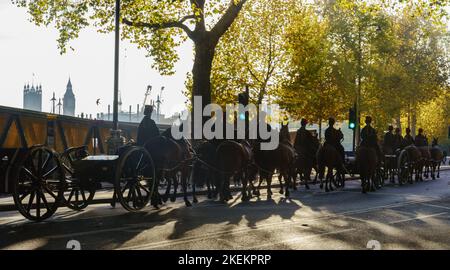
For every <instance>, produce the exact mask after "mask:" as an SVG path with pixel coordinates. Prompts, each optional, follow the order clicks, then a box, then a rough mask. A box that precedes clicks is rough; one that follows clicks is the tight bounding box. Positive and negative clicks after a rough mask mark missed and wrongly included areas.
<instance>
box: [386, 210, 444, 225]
mask: <svg viewBox="0 0 450 270" xmlns="http://www.w3.org/2000/svg"><path fill="white" fill-rule="evenodd" d="M445 214H448V213H447V212H441V213H437V214H433V215H426V216H417V217H415V218H407V219H401V220H397V221H392V222H389V223H388V224H398V223H403V222H408V221H412V220H418V219H426V218H430V217H436V216H442V215H445Z"/></svg>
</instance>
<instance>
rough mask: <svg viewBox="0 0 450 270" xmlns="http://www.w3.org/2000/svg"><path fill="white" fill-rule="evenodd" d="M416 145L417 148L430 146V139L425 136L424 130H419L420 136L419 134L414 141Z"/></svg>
mask: <svg viewBox="0 0 450 270" xmlns="http://www.w3.org/2000/svg"><path fill="white" fill-rule="evenodd" d="M414 144H415V145H416V146H417V147H421V146H428V139H427V137H426V136H425V135H423V129H422V128H419V134H417V136H416V139H415V140H414Z"/></svg>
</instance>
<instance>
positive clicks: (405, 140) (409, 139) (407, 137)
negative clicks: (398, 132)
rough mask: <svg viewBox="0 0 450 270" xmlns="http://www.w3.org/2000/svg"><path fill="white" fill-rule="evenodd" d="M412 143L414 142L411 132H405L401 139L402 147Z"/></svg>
mask: <svg viewBox="0 0 450 270" xmlns="http://www.w3.org/2000/svg"><path fill="white" fill-rule="evenodd" d="M412 144H414V138H413V137H412V136H411V134H406V135H405V137H404V138H403V141H402V147H403V148H404V147H406V146H409V145H412Z"/></svg>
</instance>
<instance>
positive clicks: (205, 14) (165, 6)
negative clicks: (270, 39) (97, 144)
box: [13, 0, 247, 104]
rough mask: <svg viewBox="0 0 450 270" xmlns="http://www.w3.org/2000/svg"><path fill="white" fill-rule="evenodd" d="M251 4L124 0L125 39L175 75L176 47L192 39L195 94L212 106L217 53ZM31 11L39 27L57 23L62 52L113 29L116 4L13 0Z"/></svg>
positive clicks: (110, 0)
mask: <svg viewBox="0 0 450 270" xmlns="http://www.w3.org/2000/svg"><path fill="white" fill-rule="evenodd" d="M246 1H247V0H122V1H121V2H122V4H121V17H122V23H124V24H125V26H124V28H123V31H122V33H121V35H122V39H128V40H130V42H132V43H135V44H137V46H138V47H139V48H143V49H146V50H147V51H148V56H150V57H153V59H154V60H155V61H154V65H153V67H154V68H156V69H157V70H159V71H160V72H161V73H162V74H171V73H173V67H174V63H175V61H176V60H177V59H178V56H177V54H176V51H175V49H176V47H177V46H178V45H179V44H180V43H181V42H183V41H184V40H185V39H186V38H189V39H191V40H192V41H193V43H194V54H195V56H194V65H193V69H192V74H193V84H192V87H193V90H192V94H193V95H200V96H202V97H203V104H208V103H210V102H211V82H210V75H211V67H212V62H213V59H214V54H215V49H216V47H217V44H218V42H219V40H220V38H221V37H222V36H223V35H224V34H225V32H226V31H227V30H228V28H229V27H230V26H231V25H232V23H233V21H234V20H235V18H236V17H237V16H238V14H239V12H240V11H241V9H242V7H243V5H244V4H245V2H246ZM13 2H15V3H16V4H17V5H18V6H21V7H26V8H27V9H28V12H29V14H30V15H31V19H32V21H33V22H34V23H36V24H37V25H45V26H48V25H50V24H52V23H53V24H54V26H55V27H56V28H57V29H58V30H59V39H58V46H59V48H60V50H61V53H64V52H65V51H66V47H67V45H68V43H69V41H71V40H72V39H75V38H77V37H78V35H79V33H80V31H81V30H82V29H83V28H85V27H87V26H89V25H93V26H95V27H96V28H97V29H98V31H99V32H111V31H113V30H114V19H113V18H114V16H113V14H114V8H115V5H114V3H115V1H114V0H80V1H67V0H13Z"/></svg>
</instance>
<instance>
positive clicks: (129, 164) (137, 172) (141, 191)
mask: <svg viewBox="0 0 450 270" xmlns="http://www.w3.org/2000/svg"><path fill="white" fill-rule="evenodd" d="M155 182H156V177H155V166H154V163H153V159H152V157H151V156H150V154H149V153H148V152H147V150H145V149H144V148H143V147H138V146H133V147H129V148H128V149H126V150H125V151H124V152H123V153H122V154H121V155H120V158H119V161H118V165H117V168H116V177H115V183H114V189H115V193H116V197H117V200H119V202H120V204H121V205H122V206H123V207H124V208H125V209H126V210H128V211H132V212H134V211H138V210H141V209H142V208H144V207H145V206H146V205H147V203H148V202H149V200H150V198H151V196H152V195H153V190H154V188H155Z"/></svg>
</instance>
